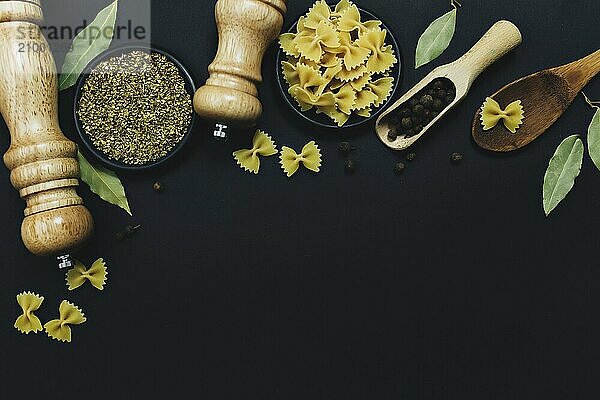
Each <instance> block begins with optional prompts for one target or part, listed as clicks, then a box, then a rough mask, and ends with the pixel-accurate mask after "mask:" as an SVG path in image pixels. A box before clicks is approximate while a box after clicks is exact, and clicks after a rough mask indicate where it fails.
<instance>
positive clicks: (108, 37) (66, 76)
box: [59, 0, 118, 90]
mask: <svg viewBox="0 0 600 400" xmlns="http://www.w3.org/2000/svg"><path fill="white" fill-rule="evenodd" d="M117 8H118V0H115V1H114V2H113V3H111V4H110V5H109V6H108V7H106V8H104V9H103V10H102V11H100V12H99V13H98V15H97V16H96V18H94V20H93V21H92V22H91V23H90V24H89V25H88V26H87V27H86V28H85V29H84V30H82V31H81V32H80V33H79V35H77V36H76V37H75V39H74V40H73V44H72V45H71V49H70V50H69V52H68V53H67V56H66V57H65V62H64V63H63V67H62V73H61V75H60V81H59V90H65V89H68V88H70V87H71V86H73V85H74V84H75V83H76V82H77V79H78V78H79V75H80V74H81V72H82V71H83V69H84V68H85V66H86V65H88V63H89V62H90V61H92V59H93V58H94V57H96V56H97V55H98V54H100V53H102V52H103V51H104V50H106V49H108V47H109V46H110V44H111V43H112V39H113V36H114V30H115V21H116V19H117ZM109 33H110V34H109Z"/></svg>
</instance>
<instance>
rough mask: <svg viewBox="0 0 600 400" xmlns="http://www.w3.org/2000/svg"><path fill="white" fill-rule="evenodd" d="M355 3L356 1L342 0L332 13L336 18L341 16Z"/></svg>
mask: <svg viewBox="0 0 600 400" xmlns="http://www.w3.org/2000/svg"><path fill="white" fill-rule="evenodd" d="M353 4H354V3H352V2H351V1H350V0H341V1H340V2H339V3H337V4H336V6H335V11H334V12H333V13H331V16H332V17H335V18H339V17H341V16H342V14H343V13H344V12H345V11H347V10H348V9H349V8H350V7H352V5H353Z"/></svg>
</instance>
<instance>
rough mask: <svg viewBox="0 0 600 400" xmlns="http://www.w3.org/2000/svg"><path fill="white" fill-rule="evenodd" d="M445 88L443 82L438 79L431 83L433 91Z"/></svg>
mask: <svg viewBox="0 0 600 400" xmlns="http://www.w3.org/2000/svg"><path fill="white" fill-rule="evenodd" d="M445 86H446V85H445V84H444V81H443V80H441V79H438V80H437V81H435V82H434V83H433V87H434V88H435V89H443V88H444V87H445Z"/></svg>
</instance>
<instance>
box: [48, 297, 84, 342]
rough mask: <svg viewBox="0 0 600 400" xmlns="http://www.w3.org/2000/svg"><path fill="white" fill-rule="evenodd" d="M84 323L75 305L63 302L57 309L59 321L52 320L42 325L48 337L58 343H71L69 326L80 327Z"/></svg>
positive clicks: (82, 316) (81, 314)
mask: <svg viewBox="0 0 600 400" xmlns="http://www.w3.org/2000/svg"><path fill="white" fill-rule="evenodd" d="M85 321H86V318H85V316H84V315H83V311H81V310H80V309H79V308H78V307H77V306H76V305H74V304H71V303H69V302H68V301H67V300H63V301H62V303H60V307H59V319H54V320H52V321H50V322H47V323H46V324H45V325H44V329H45V330H46V333H47V334H48V336H49V337H51V338H52V339H56V340H58V341H60V342H71V327H70V325H80V324H83V323H84V322H85Z"/></svg>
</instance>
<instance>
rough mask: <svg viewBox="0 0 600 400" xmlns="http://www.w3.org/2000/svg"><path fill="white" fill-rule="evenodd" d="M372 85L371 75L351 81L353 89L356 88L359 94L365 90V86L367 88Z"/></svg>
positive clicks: (367, 74)
mask: <svg viewBox="0 0 600 400" xmlns="http://www.w3.org/2000/svg"><path fill="white" fill-rule="evenodd" d="M369 83H371V74H369V73H366V74H364V75H363V76H360V77H358V78H356V79H354V80H352V81H350V84H351V85H352V87H353V88H354V90H356V91H357V92H359V91H361V90H363V88H364V87H365V86H367V84H369Z"/></svg>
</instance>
